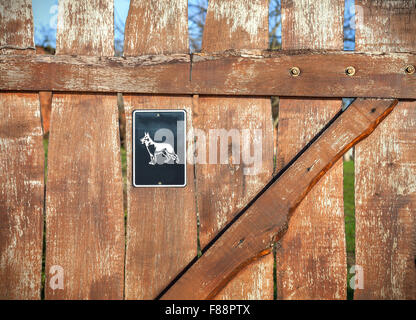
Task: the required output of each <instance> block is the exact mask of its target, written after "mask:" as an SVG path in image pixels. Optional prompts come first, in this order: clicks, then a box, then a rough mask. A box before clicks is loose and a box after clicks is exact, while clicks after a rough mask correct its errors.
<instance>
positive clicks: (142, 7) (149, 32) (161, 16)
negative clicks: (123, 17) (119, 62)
mask: <svg viewBox="0 0 416 320" xmlns="http://www.w3.org/2000/svg"><path fill="white" fill-rule="evenodd" d="M187 34H188V1H187V0H174V1H169V3H167V2H166V1H158V0H144V1H143V0H131V1H130V9H129V14H128V16H127V21H126V30H125V37H124V55H125V56H138V55H141V54H162V53H188V52H189V44H188V38H187Z"/></svg>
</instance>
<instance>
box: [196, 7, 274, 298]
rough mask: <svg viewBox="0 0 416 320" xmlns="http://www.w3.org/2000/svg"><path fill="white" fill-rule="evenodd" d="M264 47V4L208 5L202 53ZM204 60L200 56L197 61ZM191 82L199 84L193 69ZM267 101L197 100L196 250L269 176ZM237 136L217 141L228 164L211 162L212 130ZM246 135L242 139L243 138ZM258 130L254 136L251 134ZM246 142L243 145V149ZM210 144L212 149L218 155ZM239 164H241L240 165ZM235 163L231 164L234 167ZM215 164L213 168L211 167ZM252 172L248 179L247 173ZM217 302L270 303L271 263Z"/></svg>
mask: <svg viewBox="0 0 416 320" xmlns="http://www.w3.org/2000/svg"><path fill="white" fill-rule="evenodd" d="M267 46H268V1H264V0H254V1H232V0H226V1H222V0H211V1H209V3H208V11H207V17H206V21H205V26H204V35H203V39H202V51H203V52H204V53H206V52H215V51H220V50H227V49H259V50H261V49H266V48H267ZM201 57H203V55H202V56H201ZM194 67H197V65H196V64H193V66H192V77H193V76H195V77H196V78H197V79H201V75H202V74H201V69H200V68H198V67H197V69H195V73H194V69H193V68H194ZM271 112H272V108H271V101H270V98H249V97H245V98H234V97H199V101H198V105H197V108H196V112H195V115H194V126H195V127H196V128H198V129H200V130H203V131H204V132H205V133H207V134H208V133H209V137H208V138H209V139H207V141H206V146H205V147H206V149H205V150H209V152H208V153H209V154H208V156H209V159H210V161H209V163H208V162H207V164H203V163H197V164H196V190H197V204H198V214H199V221H200V233H199V239H200V244H201V247H202V248H203V247H205V246H206V245H207V244H208V243H209V241H211V240H212V239H213V237H214V236H215V235H216V234H217V233H218V232H219V231H220V230H221V229H222V228H223V227H224V226H225V225H226V224H227V223H229V222H230V221H231V219H232V218H233V217H234V216H235V214H236V213H237V212H238V211H239V210H240V209H241V208H243V207H244V206H245V205H246V204H247V202H248V201H249V200H250V199H251V198H252V197H253V196H254V195H255V194H256V193H257V192H258V191H259V190H261V188H263V187H264V185H265V184H266V183H267V181H269V180H270V178H271V177H272V174H273V121H272V113H271ZM222 129H225V130H227V131H228V132H231V133H232V132H233V131H234V132H236V133H237V135H238V138H239V139H238V141H237V140H234V138H232V141H231V142H230V141H229V137H228V136H227V135H225V137H224V136H221V135H220V136H219V139H220V140H224V141H220V142H219V144H222V143H223V142H225V144H226V145H227V147H226V150H227V151H226V152H227V156H226V158H227V160H228V161H227V163H224V162H222V161H221V160H220V154H219V153H218V154H217V159H214V160H212V159H213V156H214V155H213V154H211V153H212V152H213V150H212V149H211V147H210V146H212V144H213V140H214V138H215V133H214V131H213V130H222ZM244 130H246V134H247V133H248V135H247V136H244V134H243V132H244ZM256 130H257V131H256ZM244 140H248V141H245V142H248V145H243V144H244V143H245V142H244ZM217 144H218V142H217V143H216V144H215V146H214V148H215V149H217V150H219V151H220V150H221V147H218V146H217ZM244 149H245V150H248V151H250V155H252V150H255V151H257V150H260V159H256V160H255V161H258V163H244V161H246V160H245V159H242V158H243V157H242V155H240V153H238V159H232V158H231V153H232V154H233V156H234V152H235V151H236V150H238V151H239V152H240V151H241V152H243V150H244ZM242 160H243V161H242ZM235 161H236V162H235ZM212 162H214V163H212ZM249 170H251V171H252V172H251V173H249V172H247V171H249ZM216 298H217V299H273V257H272V256H269V257H267V258H266V259H265V261H260V262H258V263H256V264H253V265H251V266H249V267H248V268H247V269H246V270H244V272H242V273H241V274H240V275H239V276H238V277H236V278H235V279H234V281H232V282H230V283H229V285H228V286H227V287H225V288H224V289H223V290H222V292H219V294H218V296H217V297H216Z"/></svg>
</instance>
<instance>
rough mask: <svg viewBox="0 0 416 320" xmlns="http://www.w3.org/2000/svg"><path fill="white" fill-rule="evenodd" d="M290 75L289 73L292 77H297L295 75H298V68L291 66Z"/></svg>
mask: <svg viewBox="0 0 416 320" xmlns="http://www.w3.org/2000/svg"><path fill="white" fill-rule="evenodd" d="M290 75H291V76H292V77H297V76H299V75H300V69H299V68H298V67H292V68H291V69H290Z"/></svg>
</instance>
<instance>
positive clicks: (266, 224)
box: [162, 99, 397, 299]
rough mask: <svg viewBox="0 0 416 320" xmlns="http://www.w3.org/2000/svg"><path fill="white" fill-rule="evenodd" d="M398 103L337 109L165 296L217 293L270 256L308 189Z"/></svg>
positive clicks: (207, 296) (372, 102)
mask: <svg viewBox="0 0 416 320" xmlns="http://www.w3.org/2000/svg"><path fill="white" fill-rule="evenodd" d="M396 105H397V100H394V101H393V100H374V99H369V100H362V99H360V100H357V101H356V102H355V103H354V104H353V105H352V106H350V107H349V108H348V109H347V110H346V111H345V112H344V113H342V114H338V115H337V117H336V119H333V120H332V121H331V123H330V125H329V126H328V127H327V128H326V130H325V131H324V132H321V134H320V135H319V136H318V137H316V138H315V139H314V141H311V143H310V144H309V147H308V148H307V149H306V150H303V152H302V153H301V154H299V155H298V156H297V157H296V158H295V159H294V160H293V162H291V165H290V166H289V167H288V168H287V169H286V170H285V171H284V172H282V173H280V174H279V175H278V176H277V177H276V178H274V179H272V180H271V181H270V182H269V183H268V185H267V187H266V188H265V189H263V190H262V193H261V194H259V195H258V196H257V197H256V198H255V199H253V200H252V201H251V202H250V205H249V206H248V207H247V208H246V210H244V211H243V212H241V213H240V214H239V216H238V217H237V219H236V220H235V221H233V223H232V224H231V225H229V227H228V228H227V229H226V230H225V231H224V232H223V233H222V234H221V235H220V236H219V238H218V239H216V241H215V242H214V243H213V244H212V245H211V246H209V247H208V248H207V249H206V250H203V254H202V257H201V258H200V259H199V260H197V261H196V262H195V263H193V264H192V265H191V266H190V268H188V269H187V270H186V272H184V274H183V275H182V276H181V277H180V278H179V279H178V280H177V281H176V282H175V283H173V285H172V286H171V287H170V288H169V289H168V290H167V291H166V293H165V294H164V295H163V296H162V299H173V298H175V299H210V298H213V297H215V296H216V295H217V294H218V293H219V292H221V290H222V289H223V288H224V287H225V286H226V285H227V284H228V283H229V281H230V280H232V279H233V278H234V277H235V276H236V275H238V273H239V271H241V270H242V269H244V268H245V267H247V266H248V265H250V263H252V262H254V261H256V260H258V259H260V258H261V257H264V256H266V255H268V254H269V253H270V252H271V246H272V245H273V243H274V242H275V241H279V240H281V239H282V237H283V236H284V234H285V233H286V231H287V228H288V225H290V224H291V223H290V222H289V220H290V218H291V217H292V215H293V214H296V212H295V211H296V208H297V207H299V205H301V203H302V201H303V200H304V199H305V197H307V195H308V193H309V192H310V191H311V190H313V188H314V186H316V184H317V183H318V182H319V181H320V180H321V178H322V177H323V176H324V175H325V174H326V173H328V172H329V170H330V169H331V168H332V167H333V166H334V165H336V164H337V161H338V160H339V159H341V158H342V156H343V154H344V153H345V152H346V151H348V150H349V149H350V148H351V147H352V146H354V145H355V144H356V143H358V142H359V141H361V140H363V139H365V138H366V137H368V136H369V135H370V134H371V133H372V132H373V131H374V130H375V128H376V127H377V126H378V125H379V124H380V123H381V122H382V121H383V120H384V119H385V118H386V117H387V116H388V115H389V114H390V113H391V111H392V110H393V109H394V107H395V106H396ZM230 257H232V258H230Z"/></svg>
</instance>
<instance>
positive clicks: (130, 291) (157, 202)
mask: <svg viewBox="0 0 416 320" xmlns="http://www.w3.org/2000/svg"><path fill="white" fill-rule="evenodd" d="M186 9H187V1H186V0H174V1H169V2H168V1H153V0H146V1H139V0H133V1H131V3H130V11H129V16H128V18H127V24H126V33H125V43H126V46H127V47H126V55H139V54H151V53H155V52H156V53H161V52H174V53H183V52H188V33H187V10H186ZM153 10H156V11H155V13H154V12H153ZM149 12H151V13H152V14H151V15H149V14H146V13H149ZM143 30H148V31H151V30H158V31H157V32H156V33H155V34H153V35H150V36H149V34H146V33H143ZM178 56H180V55H178ZM184 70H185V69H184ZM186 70H188V69H186ZM135 72H137V71H135ZM176 72H177V71H175V73H176ZM183 74H184V75H186V77H188V73H186V72H185V73H183ZM178 75H179V76H181V75H182V73H181V72H178ZM165 81H166V80H165ZM167 81H170V80H169V79H168V80H167ZM186 81H188V78H186ZM192 104H193V101H192V98H191V97H189V96H188V97H186V96H176V97H169V96H151V95H124V105H125V111H126V121H127V139H126V141H127V164H128V165H127V168H128V169H127V172H128V179H127V181H128V182H127V197H128V218H127V252H126V289H125V297H126V299H154V298H155V297H156V296H157V295H158V294H159V293H160V291H161V290H162V289H163V288H164V287H166V286H167V285H168V284H169V282H170V281H171V280H172V279H173V278H174V277H175V276H176V275H177V274H178V273H179V271H180V270H182V268H184V267H185V266H186V265H187V264H188V263H189V261H191V260H192V259H193V258H194V257H195V256H196V255H197V221H196V212H195V193H194V167H193V165H191V164H189V163H187V172H186V176H187V185H186V187H184V188H135V187H133V185H132V154H131V150H132V146H131V141H132V113H133V110H137V109H185V110H186V112H187V124H186V127H187V134H188V136H192V119H193V113H194V110H193V108H192V107H193V106H192ZM190 143H191V142H189V141H188V147H187V150H190V149H191V148H190V146H189V144H190ZM188 156H189V155H188Z"/></svg>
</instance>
